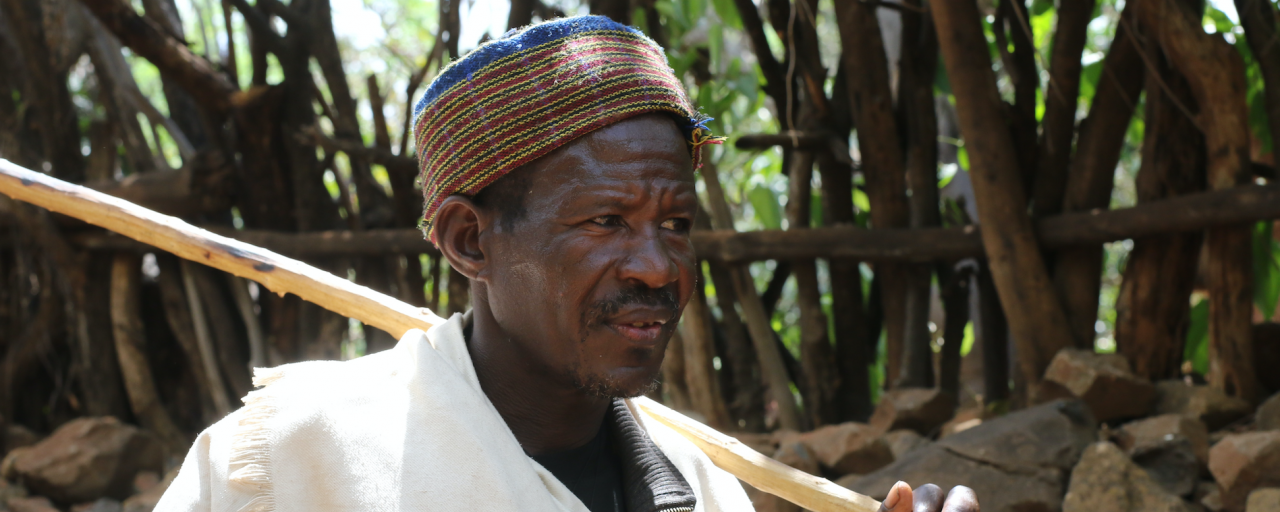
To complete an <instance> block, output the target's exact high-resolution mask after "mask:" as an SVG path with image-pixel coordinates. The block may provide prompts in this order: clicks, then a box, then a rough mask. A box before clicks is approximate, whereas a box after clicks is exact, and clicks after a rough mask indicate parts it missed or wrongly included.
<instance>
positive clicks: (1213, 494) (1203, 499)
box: [1191, 480, 1222, 512]
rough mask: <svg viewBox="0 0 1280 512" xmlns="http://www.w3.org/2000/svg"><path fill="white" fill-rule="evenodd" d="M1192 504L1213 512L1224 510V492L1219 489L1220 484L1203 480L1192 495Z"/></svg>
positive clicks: (1197, 484)
mask: <svg viewBox="0 0 1280 512" xmlns="http://www.w3.org/2000/svg"><path fill="white" fill-rule="evenodd" d="M1191 502H1192V503H1195V504H1198V505H1200V506H1201V508H1203V509H1205V510H1210V511H1212V512H1218V511H1220V510H1222V492H1221V489H1219V488H1218V482H1214V481H1213V480H1201V481H1200V482H1198V483H1196V491H1195V493H1194V494H1192V495H1191Z"/></svg>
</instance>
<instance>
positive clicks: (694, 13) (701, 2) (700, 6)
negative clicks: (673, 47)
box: [680, 0, 707, 27]
mask: <svg viewBox="0 0 1280 512" xmlns="http://www.w3.org/2000/svg"><path fill="white" fill-rule="evenodd" d="M680 3H681V4H683V5H684V20H685V22H686V26H688V27H692V26H694V25H695V24H697V21H698V19H699V18H701V17H702V13H703V12H706V10H707V3H706V0H683V1H682V2H680Z"/></svg>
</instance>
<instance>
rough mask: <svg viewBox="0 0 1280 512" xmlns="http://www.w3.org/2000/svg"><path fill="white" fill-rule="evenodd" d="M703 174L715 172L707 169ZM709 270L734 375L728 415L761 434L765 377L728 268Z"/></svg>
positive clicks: (710, 264)
mask: <svg viewBox="0 0 1280 512" xmlns="http://www.w3.org/2000/svg"><path fill="white" fill-rule="evenodd" d="M702 172H704V173H706V172H712V171H709V170H707V169H706V167H704V168H703V171H702ZM707 266H708V267H710V268H709V269H710V271H711V283H712V284H714V285H715V287H716V306H718V307H719V309H720V325H721V326H722V327H723V329H724V338H725V340H724V341H725V354H724V356H722V357H723V358H724V360H727V361H728V366H729V370H730V371H731V372H732V379H733V387H732V390H733V395H732V396H731V397H725V398H726V400H729V404H728V405H729V412H730V413H731V414H732V415H733V417H734V418H735V419H737V420H739V421H741V422H742V423H741V424H740V425H741V427H742V429H743V430H745V431H747V432H760V431H763V430H764V386H763V379H762V377H763V376H762V375H761V373H760V372H761V370H760V361H759V360H758V359H757V358H756V350H755V347H753V346H752V345H751V337H750V335H748V334H747V326H746V325H745V324H744V323H743V321H742V317H741V316H739V315H738V310H737V308H736V307H735V304H737V303H738V291H737V289H735V288H734V285H733V278H732V276H731V273H730V271H729V269H728V268H727V267H725V266H724V265H721V264H718V263H716V262H707Z"/></svg>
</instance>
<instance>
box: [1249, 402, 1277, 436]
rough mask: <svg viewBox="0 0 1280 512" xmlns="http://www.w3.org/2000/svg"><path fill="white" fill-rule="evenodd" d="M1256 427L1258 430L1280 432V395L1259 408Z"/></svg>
mask: <svg viewBox="0 0 1280 512" xmlns="http://www.w3.org/2000/svg"><path fill="white" fill-rule="evenodd" d="M1254 426H1256V427H1257V428H1258V430H1280V393H1277V394H1275V395H1273V396H1272V397H1271V398H1268V399H1267V401H1265V402H1262V405H1259V406H1258V412H1257V413H1255V421H1254Z"/></svg>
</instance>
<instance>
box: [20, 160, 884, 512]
mask: <svg viewBox="0 0 1280 512" xmlns="http://www.w3.org/2000/svg"><path fill="white" fill-rule="evenodd" d="M0 192H2V193H4V194H6V195H8V196H9V197H12V198H14V199H17V200H20V201H26V202H28V203H31V204H34V205H36V206H40V207H43V208H46V209H48V210H51V211H55V212H58V213H61V214H63V215H68V216H71V217H75V218H78V219H80V220H83V221H85V222H88V223H90V224H94V225H97V226H101V227H104V228H107V229H110V230H112V231H116V232H118V233H121V234H123V235H125V236H128V237H130V238H133V239H135V240H137V241H139V242H142V243H145V244H148V245H151V246H154V247H156V248H159V249H161V250H165V251H168V252H171V253H173V254H175V255H177V256H180V257H182V258H186V259H189V260H192V261H195V262H198V263H203V264H205V265H208V266H211V267H214V268H216V269H219V270H223V271H225V272H229V273H231V274H234V275H237V276H240V277H243V278H246V279H253V280H254V281H257V282H258V283H261V284H262V285H263V286H265V287H267V289H268V290H271V291H273V292H276V293H278V294H281V295H283V294H285V293H293V294H296V295H298V296H299V297H301V298H302V299H303V300H307V301H310V302H313V303H315V304H317V305H319V306H321V307H324V308H326V309H328V310H330V311H333V312H335V313H338V314H340V315H343V316H347V317H350V318H355V319H357V320H360V321H361V322H364V323H366V324H368V325H372V326H374V327H377V328H379V329H382V330H385V331H387V332H388V333H391V334H392V335H394V336H396V337H397V338H399V337H400V336H402V335H403V334H404V333H405V332H406V331H408V330H410V329H422V330H424V331H425V330H427V329H429V328H431V326H432V321H433V320H437V319H438V317H435V315H433V314H432V313H431V311H430V310H428V309H426V308H415V307H412V306H410V305H408V304H405V303H403V302H400V301H399V300H396V299H394V298H391V297H388V296H386V295H383V294H381V293H378V292H375V291H373V290H370V289H368V288H365V287H363V286H360V285H357V284H355V283H352V282H351V281H348V280H346V279H342V278H339V277H337V276H334V275H333V274H330V273H328V272H324V271H322V270H320V269H317V268H315V267H312V266H310V265H307V264H305V263H302V262H300V261H296V260H291V259H288V258H285V257H283V256H280V255H278V254H275V253H273V252H270V251H266V250H263V249H259V248H257V247H254V246H252V245H248V244H246V243H244V242H240V241H236V240H232V239H230V238H226V237H223V236H219V235H216V234H213V233H210V232H208V231H205V230H203V229H200V228H197V227H195V226H192V225H190V224H187V223H186V222H183V221H182V220H181V219H177V218H174V217H169V216H167V215H161V214H158V213H156V212H153V211H150V210H147V209H146V208H142V207H140V206H138V205H135V204H132V203H130V202H128V201H124V200H122V199H117V198H114V197H111V196H108V195H106V194H102V193H100V192H95V191H93V190H90V189H87V188H84V187H81V186H79V185H73V184H70V183H67V182H64V181H61V180H58V179H55V178H52V177H49V176H47V175H44V174H41V173H38V172H35V171H32V170H29V169H25V168H22V167H19V166H17V165H15V164H13V163H12V162H9V161H8V160H4V159H0ZM636 403H638V404H640V406H641V408H642V409H643V410H644V411H645V412H647V413H649V414H650V415H652V416H653V417H654V418H656V419H658V421H660V422H662V423H663V424H665V425H667V426H669V427H671V428H673V429H675V430H676V431H677V432H679V433H680V434H681V435H683V436H685V437H686V438H688V439H689V440H690V441H692V442H693V443H694V444H695V445H697V446H698V448H700V449H702V450H703V452H705V453H706V454H707V457H709V458H710V459H711V461H712V462H713V463H715V464H716V465H717V466H719V467H720V468H722V469H724V470H725V471H728V472H729V473H731V474H733V475H734V476H736V477H738V478H740V479H742V481H744V482H747V483H748V484H751V485H752V486H754V487H756V488H757V489H760V490H763V491H765V492H769V493H773V494H775V495H777V496H779V497H781V498H783V499H786V500H788V501H790V502H792V503H795V504H797V505H800V506H802V507H805V508H807V509H809V510H813V511H815V512H848V511H853V512H873V511H875V510H878V509H879V507H880V503H879V502H877V501H875V500H873V499H871V498H868V497H866V496H862V495H860V494H857V493H854V492H853V491H850V490H847V489H844V488H843V487H840V486H838V485H836V484H835V483H832V482H831V481H829V480H826V479H823V478H819V477H816V476H812V475H808V474H806V473H802V472H800V471H798V470H795V469H792V468H790V467H787V466H786V465H784V464H782V463H781V462H777V461H775V460H772V459H770V458H768V457H765V456H764V455H762V454H760V453H759V452H756V451H754V450H752V449H750V448H747V447H746V446H743V445H741V444H740V443H738V441H737V440H735V439H733V438H731V437H729V436H726V435H724V434H721V433H719V432H716V431H715V430H713V429H711V428H710V427H707V426H706V425H703V424H701V423H698V422H696V421H694V420H692V419H689V418H688V417H685V416H683V415H681V414H679V413H676V412H675V411H672V410H670V409H667V408H666V407H663V406H661V405H658V404H657V403H654V402H652V401H648V400H645V399H643V398H641V399H637V400H636Z"/></svg>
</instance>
